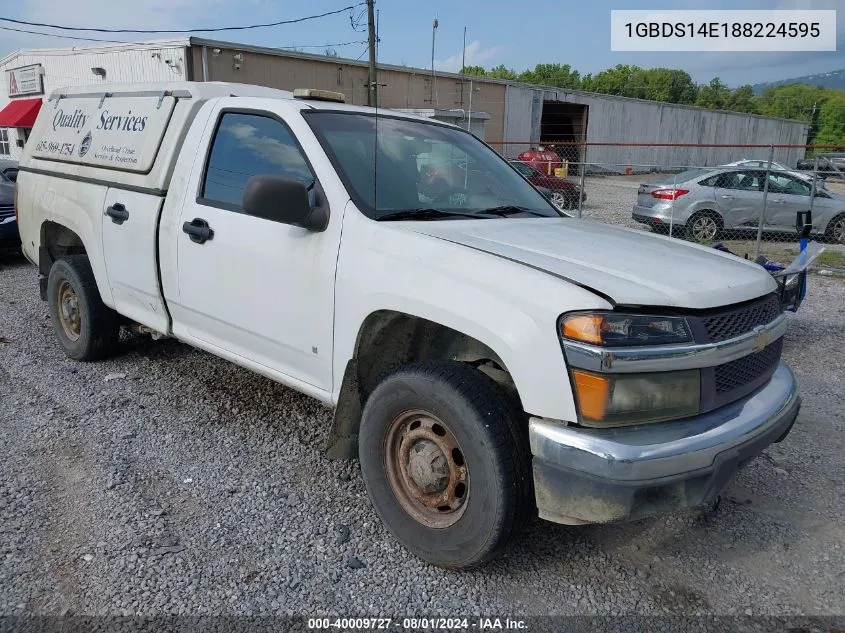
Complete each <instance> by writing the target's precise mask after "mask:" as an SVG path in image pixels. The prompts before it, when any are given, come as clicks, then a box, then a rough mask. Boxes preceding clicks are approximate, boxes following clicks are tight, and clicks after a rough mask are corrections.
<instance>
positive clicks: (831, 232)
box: [825, 213, 845, 244]
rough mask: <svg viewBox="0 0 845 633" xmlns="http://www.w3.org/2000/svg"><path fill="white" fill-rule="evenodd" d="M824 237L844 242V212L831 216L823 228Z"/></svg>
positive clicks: (839, 242) (838, 242) (840, 242)
mask: <svg viewBox="0 0 845 633" xmlns="http://www.w3.org/2000/svg"><path fill="white" fill-rule="evenodd" d="M825 237H827V238H828V239H829V240H831V241H832V242H836V243H837V244H845V213H840V214H839V215H837V216H836V217H835V218H833V219H832V220H831V221H830V223H829V224H828V225H827V229H825Z"/></svg>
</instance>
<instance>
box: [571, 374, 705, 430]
mask: <svg viewBox="0 0 845 633" xmlns="http://www.w3.org/2000/svg"><path fill="white" fill-rule="evenodd" d="M572 383H573V385H574V386H575V392H576V396H577V404H578V410H579V413H580V422H581V423H582V424H584V425H586V426H621V425H625V424H640V423H645V422H659V421H662V420H675V419H678V418H685V417H688V416H691V415H696V414H697V413H698V410H699V400H700V396H701V394H700V385H701V379H700V375H699V372H698V370H697V369H693V370H690V371H675V372H663V373H654V374H618V375H603V374H594V373H591V372H586V371H583V370H580V369H574V370H572Z"/></svg>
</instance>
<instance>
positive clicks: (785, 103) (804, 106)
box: [758, 84, 833, 123]
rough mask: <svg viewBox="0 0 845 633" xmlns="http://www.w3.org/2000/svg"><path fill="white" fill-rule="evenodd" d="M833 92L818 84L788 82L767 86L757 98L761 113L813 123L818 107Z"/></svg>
mask: <svg viewBox="0 0 845 633" xmlns="http://www.w3.org/2000/svg"><path fill="white" fill-rule="evenodd" d="M831 92H833V91H829V90H827V89H825V88H821V87H819V86H808V85H806V84H789V85H787V86H775V87H773V88H768V89H766V91H765V92H764V93H763V94H762V95H761V96H760V97H759V99H758V107H759V109H760V113H761V114H765V115H766V116H774V117H780V118H782V119H794V120H797V121H806V122H807V123H813V118H814V116H815V114H816V113H818V110H819V107H820V106H821V105H822V104H823V103H824V101H825V100H826V99H827V97H828V95H829V94H830V93H831Z"/></svg>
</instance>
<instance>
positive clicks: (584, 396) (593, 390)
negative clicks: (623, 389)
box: [572, 370, 610, 422]
mask: <svg viewBox="0 0 845 633" xmlns="http://www.w3.org/2000/svg"><path fill="white" fill-rule="evenodd" d="M572 378H573V380H574V382H575V391H576V392H577V393H578V406H579V408H580V409H581V415H582V416H583V417H584V418H586V419H588V420H593V421H596V422H600V421H601V420H603V419H604V417H605V414H606V413H607V403H608V401H609V397H608V396H609V395H610V378H608V377H607V376H596V375H595V374H588V373H586V372H583V371H578V370H574V371H573V372H572Z"/></svg>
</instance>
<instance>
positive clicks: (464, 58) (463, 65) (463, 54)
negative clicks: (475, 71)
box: [461, 27, 467, 108]
mask: <svg viewBox="0 0 845 633" xmlns="http://www.w3.org/2000/svg"><path fill="white" fill-rule="evenodd" d="M466 67H467V27H464V48H463V51H461V107H462V108H463V107H464V73H465V72H466Z"/></svg>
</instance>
